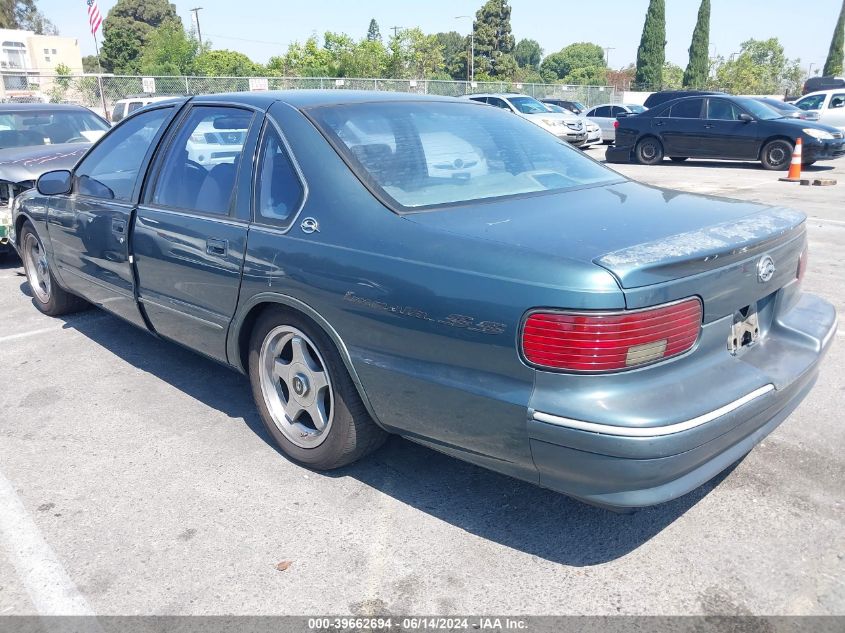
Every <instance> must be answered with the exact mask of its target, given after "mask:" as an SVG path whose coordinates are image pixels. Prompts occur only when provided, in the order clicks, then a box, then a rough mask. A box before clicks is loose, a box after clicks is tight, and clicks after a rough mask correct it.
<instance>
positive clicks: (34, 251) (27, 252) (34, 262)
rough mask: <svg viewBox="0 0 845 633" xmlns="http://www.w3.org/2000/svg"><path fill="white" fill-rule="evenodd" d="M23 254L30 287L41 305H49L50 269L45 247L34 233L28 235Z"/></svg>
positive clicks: (25, 239)
mask: <svg viewBox="0 0 845 633" xmlns="http://www.w3.org/2000/svg"><path fill="white" fill-rule="evenodd" d="M23 253H24V264H25V268H26V278H27V281H29V287H30V288H31V289H32V292H33V293H34V294H35V297H36V298H37V299H38V300H39V301H40V302H41V303H47V302H48V301H50V269H49V265H48V264H47V254H46V253H45V252H44V247H43V246H42V245H41V242H40V241H39V240H38V238H37V237H36V236H35V234H34V233H27V234H26V237H25V238H24V244H23Z"/></svg>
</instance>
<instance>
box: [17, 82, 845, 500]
mask: <svg viewBox="0 0 845 633" xmlns="http://www.w3.org/2000/svg"><path fill="white" fill-rule="evenodd" d="M14 229H15V234H14V240H15V244H16V246H17V248H19V249H20V251H21V253H22V255H23V260H24V264H25V268H26V273H27V278H28V280H29V285H30V288H31V289H32V295H33V300H34V304H35V306H36V307H37V308H38V309H39V310H41V311H42V312H44V313H46V314H50V315H60V314H63V313H65V312H68V311H71V310H76V309H80V308H82V307H84V306H86V305H87V304H89V303H90V304H95V305H98V306H100V307H102V308H104V309H106V310H109V311H110V312H112V313H114V314H116V315H118V316H120V317H121V318H123V319H125V320H127V321H129V322H130V323H133V324H134V325H136V326H138V327H140V328H142V329H144V330H147V331H149V332H150V333H152V334H153V335H155V336H158V337H162V338H165V339H168V340H172V341H175V342H177V343H180V344H181V345H184V346H186V347H189V348H191V349H193V350H196V351H197V352H199V353H201V354H203V355H205V356H208V357H210V358H213V359H215V360H217V361H219V362H221V363H224V364H226V365H228V366H231V367H232V368H233V369H235V370H237V371H240V372H244V373H247V374H248V375H249V377H250V380H251V383H252V391H253V394H254V397H255V402H256V405H257V407H258V410H259V412H260V414H261V417H262V419H263V420H264V423H265V425H266V427H267V430H268V431H269V433H270V434H271V435H272V437H273V438H274V439H275V441H276V442H277V443H278V445H279V447H280V449H281V450H282V451H283V452H284V453H285V454H286V455H288V456H289V457H290V458H291V459H293V460H295V461H297V462H299V463H301V464H303V465H305V466H308V467H312V468H316V469H330V468H337V467H339V466H342V465H344V464H348V463H350V462H352V461H354V460H356V459H358V458H360V457H362V456H364V455H365V454H367V453H369V452H371V451H373V450H374V449H376V448H377V447H378V446H379V445H380V443H381V442H382V440H383V439H384V438H385V436H386V434H387V433H397V434H400V435H403V436H405V437H407V438H409V439H411V440H413V441H415V442H420V443H422V444H425V445H426V446H429V447H431V448H434V449H435V450H438V451H443V452H445V453H448V454H449V455H453V456H455V457H458V458H460V459H464V460H467V461H471V462H473V463H476V464H479V465H481V466H484V467H486V468H490V469H493V470H496V471H499V472H502V473H506V474H509V475H512V476H514V477H518V478H520V479H524V480H527V481H530V482H533V483H536V484H539V485H542V486H546V487H548V488H552V489H554V490H557V491H560V492H563V493H566V494H568V495H572V496H574V497H577V498H579V499H583V500H586V501H588V502H591V503H595V504H599V505H604V506H608V507H612V508H628V507H636V506H645V505H651V504H655V503H659V502H662V501H666V500H669V499H672V498H675V497H678V496H680V495H682V494H684V493H686V492H688V491H690V490H692V489H694V488H696V487H697V486H699V485H701V484H702V483H704V482H705V481H707V480H709V479H710V478H712V477H713V476H714V475H716V474H717V473H719V472H721V471H722V470H724V469H725V468H727V467H728V466H730V465H731V464H733V463H734V462H736V461H737V460H739V459H740V458H742V456H743V455H745V454H746V453H747V452H748V451H750V450H751V449H752V448H753V447H754V445H755V444H757V443H758V442H759V441H760V440H761V439H762V438H763V437H765V436H766V435H767V434H768V433H770V432H771V431H772V430H774V429H775V428H776V427H777V426H778V425H779V424H780V423H781V422H782V421H783V420H784V419H786V417H787V416H788V415H789V413H790V412H791V411H792V410H793V409H794V408H795V407H796V406H797V405H798V403H799V402H801V400H802V399H803V398H804V397H805V396H806V395H807V393H808V392H809V390H810V389H811V387H812V385H813V383H814V382H815V380H816V376H817V373H818V367H819V363H820V361H821V358H822V356H823V355H824V353H825V352H826V351H827V349H828V347H829V345H830V343H831V341H832V339H833V333H834V331H835V327H836V314H835V312H834V309H833V307H832V306H831V305H830V304H829V303H827V302H826V301H824V300H822V299H820V298H818V297H816V296H813V295H811V294H807V293H804V292H802V289H801V280H802V277H803V275H804V272H805V270H806V267H807V237H806V231H805V216H804V215H803V214H802V213H800V212H797V211H791V210H788V209H782V208H772V207H765V206H762V205H758V204H751V203H745V202H737V201H731V200H724V199H716V198H710V197H703V196H695V195H691V194H686V193H681V192H677V191H667V190H663V189H658V188H655V187H649V186H645V185H641V184H639V183H636V182H633V181H630V180H628V179H626V178H624V177H622V176H620V175H619V174H618V173H616V172H614V171H611V170H610V169H608V168H606V167H604V166H603V165H600V164H599V163H597V162H595V161H593V160H591V159H590V158H587V157H585V156H584V155H583V154H582V153H580V152H578V151H576V150H574V149H572V148H571V147H569V146H568V145H567V144H566V143H565V142H564V141H561V140H559V139H557V138H555V137H554V136H553V135H551V134H548V133H547V132H545V131H544V130H542V129H540V128H539V127H537V126H535V125H533V124H531V123H529V122H527V121H524V120H523V119H521V118H520V117H515V116H513V115H511V114H508V113H506V112H503V111H501V110H498V109H496V108H488V107H482V106H478V105H476V104H473V103H471V102H468V101H459V100H454V99H449V98H436V97H422V96H418V95H402V94H389V93H367V92H353V91H326V92H320V91H313V92H312V91H300V92H290V93H274V92H268V93H255V94H230V95H215V96H210V97H197V98H193V99H190V100H183V101H180V102H177V103H173V102H171V103H166V104H154V105H151V106H149V107H148V108H146V109H144V110H142V111H140V112H138V113H136V114H134V115H133V116H130V117H129V118H128V119H126V120H125V121H124V122H122V123H120V124H119V125H118V126H116V127H115V128H114V129H113V130H112V131H111V132H110V133H109V134H108V135H106V137H105V138H103V139H102V140H101V141H100V142H99V143H98V144H97V145H95V146H94V147H93V148H92V149H91V150H90V151H89V152H88V153H87V154H86V155H85V157H84V158H83V159H82V161H81V162H80V163H79V164H78V165H77V166H76V167H75V169H74V170H73V171H55V172H51V173H48V174H45V175H43V176H42V177H41V178H40V180H39V181H38V189H37V191H32V192H29V193H26V194H24V195H23V196H20V197H19V198H17V200H16V203H15V213H14ZM103 432H104V433H105V432H108V430H107V429H104V431H103Z"/></svg>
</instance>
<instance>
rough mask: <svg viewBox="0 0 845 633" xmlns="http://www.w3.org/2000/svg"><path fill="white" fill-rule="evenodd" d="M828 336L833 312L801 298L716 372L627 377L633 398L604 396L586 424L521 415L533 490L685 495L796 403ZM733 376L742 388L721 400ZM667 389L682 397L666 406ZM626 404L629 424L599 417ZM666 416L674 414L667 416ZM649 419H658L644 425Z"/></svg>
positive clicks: (651, 497)
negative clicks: (535, 479) (536, 479)
mask: <svg viewBox="0 0 845 633" xmlns="http://www.w3.org/2000/svg"><path fill="white" fill-rule="evenodd" d="M835 331H836V313H835V310H834V309H833V306H831V305H830V304H829V303H827V302H826V301H824V300H822V299H819V298H818V297H814V296H812V295H803V296H802V297H801V299H800V300H799V301H798V302H797V303H796V305H795V306H793V308H792V309H791V310H790V311H789V313H788V314H787V316H785V317H783V318H782V319H780V322H779V323H778V324H776V325H774V326H773V328H772V331H771V332H770V333H769V336H768V339H767V340H765V341H764V342H762V343H760V344H758V345H757V346H756V347H754V348H750V349H749V350H748V351H747V353H746V355H745V357H744V360H741V359H737V358H736V357H732V356H730V355H729V354H728V353H727V352H725V354H724V355H723V356H724V357H725V359H726V362H725V363H724V365H723V366H719V365H720V363H718V362H717V363H714V364H708V363H702V364H701V365H702V369H701V370H700V372H699V371H698V370H696V369H695V368H694V367H688V368H686V369H681V370H679V371H677V372H668V373H667V375H666V376H664V377H660V378H657V379H654V380H648V379H646V378H645V372H631V375H632V376H634V375H635V374H637V373H640V377H639V378H637V377H635V384H636V386H633V385H632V386H631V389H633V390H636V391H637V397H636V399H634V398H632V397H631V395H630V392H628V393H626V392H625V390H624V389H619V390H618V395H616V396H615V397H614V396H613V395H611V391H613V390H612V389H610V390H607V392H606V393H607V395H606V400H605V401H603V402H596V403H595V404H594V406H593V408H592V410H593V411H594V412H595V413H594V415H593V416H592V418H591V419H583V418H585V417H586V416H581V417H580V418H579V419H574V416H573V417H567V416H563V415H557V414H555V413H550V412H548V411H541V410H531V411H530V415H529V419H528V433H529V438H530V445H531V452H532V457H533V459H534V463H535V465H536V467H537V469H538V471H539V474H540V484H541V485H543V486H545V487H547V488H551V489H553V490H556V491H558V492H562V493H565V494H567V495H570V496H573V497H577V498H580V499H582V500H584V501H587V502H590V503H594V504H597V505H602V506H606V507H613V508H632V507H641V506H649V505H654V504H657V503H662V502H665V501H669V500H671V499H674V498H677V497H680V496H681V495H684V494H686V493H687V492H690V491H691V490H694V489H695V488H697V487H698V486H700V485H701V484H703V483H705V482H706V481H708V480H710V479H712V478H713V477H715V476H716V475H718V474H719V473H720V472H721V471H723V470H724V469H726V468H727V467H728V466H730V465H731V464H732V463H734V462H736V461H737V460H738V459H740V458H741V457H742V456H743V455H745V454H746V453H748V452H749V451H750V450H751V449H752V448H753V447H754V446H755V445H756V444H757V443H759V442H760V441H761V440H762V439H763V438H764V437H765V436H766V435H768V434H769V433H770V432H771V431H772V430H774V429H775V428H776V427H777V426H778V425H779V424H780V423H781V422H783V420H784V419H786V417H787V416H788V415H789V414H790V413H791V412H792V411H793V410H794V409H795V407H797V406H798V404H799V403H800V402H801V401H802V400H803V398H804V397H805V396H806V395H807V393H809V391H810V389H811V388H812V386H813V384H814V383H815V380H816V378H817V376H818V366H819V363H820V362H821V359H822V357H823V356H824V354H825V353H826V352H827V350H828V348H829V347H830V345H831V342H832V340H833V336H834V333H835ZM767 369H772V372H771V373H770V374H767V373H766V370H767ZM672 374H676V378H675V379H676V380H677V381H679V382H680V383H681V384H675V385H674V389H673V391H671V392H670V391H669V389H667V383H666V381H667V380H668V381H671V380H672ZM593 378H597V377H593ZM743 380H744V383H743V384H742V386H741V387H740V389H741V390H742V392H741V393H740V394H738V395H731V396H728V397H726V395H725V394H727V393H731V389H732V388H733V387H735V386H736V383H737V382H740V381H743ZM684 383H686V384H684ZM702 392H704V395H703V396H702ZM667 393H673V394H689V396H688V401H687V402H667ZM733 393H734V394H735V392H733ZM692 394H696V395H697V396H698V397H697V398H696V397H693V395H692ZM670 397H671V396H670ZM536 399H537V398H536V397H535V400H536ZM539 400H540V401H542V398H540V399H539ZM614 400H618V402H614ZM626 400H627V402H628V404H627V408H628V409H629V410H630V409H631V408H632V407H636V408H637V409H638V410H636V411H635V412H634V415H633V417H632V418H631V420H632V423H630V424H624V425H623V424H619V420H617V419H614V420H610V421H609V420H605V419H602V415H601V414H600V412H602V413H603V412H606V411H608V410H610V411H613V410H614V409H619V410H621V409H622V408H624V407H625V406H626V404H625V401H626ZM726 400H727V401H726ZM549 402H550V400H549ZM649 403H650V404H649ZM690 403H692V404H691V406H690ZM703 403H709V405H708V406H706V407H702V404H703ZM648 407H651V409H652V410H651V411H648V410H646V409H647V408H648ZM538 408H539V407H538ZM669 411H675V412H676V413H675V416H674V417H672V418H668V416H669V415H671V413H666V412H669ZM678 411H684V412H685V414H684V415H680V416H679V415H677V412H678ZM658 418H660V421H661V422H662V423H659V424H654V423H653V422H654V420H655V419H658ZM666 418H668V419H666ZM637 420H646V421H647V423H646V424H635V423H634V422H636V421H637ZM664 420H665V421H664Z"/></svg>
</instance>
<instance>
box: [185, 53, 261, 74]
mask: <svg viewBox="0 0 845 633" xmlns="http://www.w3.org/2000/svg"><path fill="white" fill-rule="evenodd" d="M194 68H195V69H196V73H197V74H198V75H202V76H205V77H253V76H255V75H256V74H259V72H260V70H261V68H260V67H259V66H258V65H257V64H256V63H255V62H253V61H252V60H251V59H250V58H249V57H247V56H246V55H244V54H243V53H238V52H237V51H230V50H226V49H221V50H214V51H203V52H202V53H200V54H199V55H197V57H196V59H195V60H194Z"/></svg>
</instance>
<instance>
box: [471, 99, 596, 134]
mask: <svg viewBox="0 0 845 633" xmlns="http://www.w3.org/2000/svg"><path fill="white" fill-rule="evenodd" d="M462 98H464V99H470V100H471V101H478V102H480V103H487V104H489V105H491V106H495V107H497V108H502V109H503V110H508V111H509V112H513V113H514V114H516V115H517V116H521V117H522V118H523V119H525V120H527V121H531V122H532V123H534V124H535V125H538V126H540V127H541V128H543V129H544V130H546V131H547V132H551V133H552V134H554V135H555V136H557V137H558V138H560V139H562V140H564V141H567V142H569V143H571V144H572V145H574V146H575V147H582V146H583V145H585V144H586V143H587V126H586V124H585V122H584V119H582V118H580V117H578V116H576V115H574V114H561V113H558V112H549V109H548V108H547V107H546V106H545V104H543V103H541V102H539V101H537V99H535V98H534V97H529V96H528V95H521V94H515V93H495V94H494V93H490V94H487V93H483V94H471V95H466V96H464V97H462Z"/></svg>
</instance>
